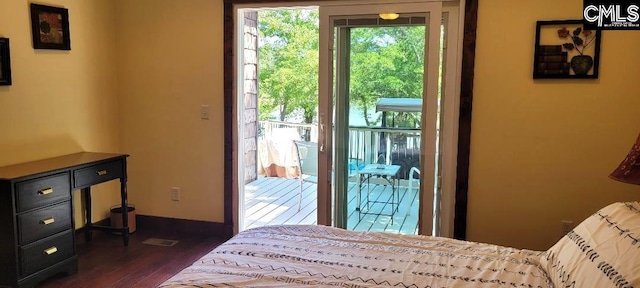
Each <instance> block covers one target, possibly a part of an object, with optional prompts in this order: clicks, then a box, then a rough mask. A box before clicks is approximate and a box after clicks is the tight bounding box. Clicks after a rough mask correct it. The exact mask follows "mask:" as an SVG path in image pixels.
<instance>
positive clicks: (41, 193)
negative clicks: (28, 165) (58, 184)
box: [38, 188, 53, 195]
mask: <svg viewBox="0 0 640 288" xmlns="http://www.w3.org/2000/svg"><path fill="white" fill-rule="evenodd" d="M51 193H53V188H47V189H42V190H40V191H38V194H40V195H47V194H51Z"/></svg>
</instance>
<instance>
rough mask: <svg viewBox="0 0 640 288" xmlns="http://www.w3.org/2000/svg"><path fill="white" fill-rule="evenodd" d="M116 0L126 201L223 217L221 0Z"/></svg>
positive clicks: (150, 211) (157, 212)
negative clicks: (207, 110) (175, 191)
mask: <svg viewBox="0 0 640 288" xmlns="http://www.w3.org/2000/svg"><path fill="white" fill-rule="evenodd" d="M116 3H117V12H116V15H117V18H118V19H117V21H116V25H115V28H116V31H117V35H118V44H117V55H118V64H119V69H118V75H119V77H118V83H119V85H118V87H119V91H118V92H119V95H120V112H121V114H120V120H121V122H122V125H121V130H120V133H121V134H120V135H121V139H122V149H123V151H125V152H127V153H130V154H131V157H130V159H129V191H130V200H131V202H132V203H134V204H136V210H137V213H138V214H144V215H152V216H162V217H171V218H182V219H191V220H204V221H214V222H224V218H223V202H224V196H223V195H224V193H223V172H224V167H223V157H224V155H223V153H224V151H223V130H224V128H223V127H224V126H223V121H224V120H223V115H222V114H223V97H222V94H223V85H222V81H223V49H222V46H223V37H222V30H223V29H222V27H223V19H222V15H223V13H222V1H219V0H217V1H212V0H189V1H184V0H136V1H128V0H118V1H116ZM202 104H207V105H210V107H211V117H210V120H201V119H200V105H202ZM171 187H180V188H181V191H182V195H181V200H180V201H179V202H174V201H172V200H171V197H170V195H171V192H170V189H171Z"/></svg>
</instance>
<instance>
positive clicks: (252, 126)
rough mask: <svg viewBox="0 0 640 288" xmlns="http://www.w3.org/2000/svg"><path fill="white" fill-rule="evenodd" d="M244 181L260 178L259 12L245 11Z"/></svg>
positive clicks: (248, 181)
mask: <svg viewBox="0 0 640 288" xmlns="http://www.w3.org/2000/svg"><path fill="white" fill-rule="evenodd" d="M244 89H245V94H244V120H245V124H244V125H245V127H244V151H245V152H244V153H245V154H244V160H245V163H244V166H245V167H244V183H245V184H247V183H250V182H252V181H254V180H256V179H257V178H258V12H256V11H252V12H245V13H244Z"/></svg>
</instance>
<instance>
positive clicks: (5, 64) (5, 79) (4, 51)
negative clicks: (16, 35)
mask: <svg viewBox="0 0 640 288" xmlns="http://www.w3.org/2000/svg"><path fill="white" fill-rule="evenodd" d="M8 85H11V53H10V52H9V38H0V86H8Z"/></svg>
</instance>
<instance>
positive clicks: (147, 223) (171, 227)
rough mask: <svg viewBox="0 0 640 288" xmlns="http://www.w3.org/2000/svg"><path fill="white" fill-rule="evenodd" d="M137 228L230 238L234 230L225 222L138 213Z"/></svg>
mask: <svg viewBox="0 0 640 288" xmlns="http://www.w3.org/2000/svg"><path fill="white" fill-rule="evenodd" d="M136 221H137V223H136V227H137V229H153V230H159V231H164V230H166V231H173V232H178V233H188V234H195V235H198V236H210V237H218V238H223V239H229V238H231V237H232V236H233V230H232V229H229V227H227V226H228V225H225V224H224V223H218V222H207V221H199V220H187V219H177V218H167V217H158V216H148V215H136Z"/></svg>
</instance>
